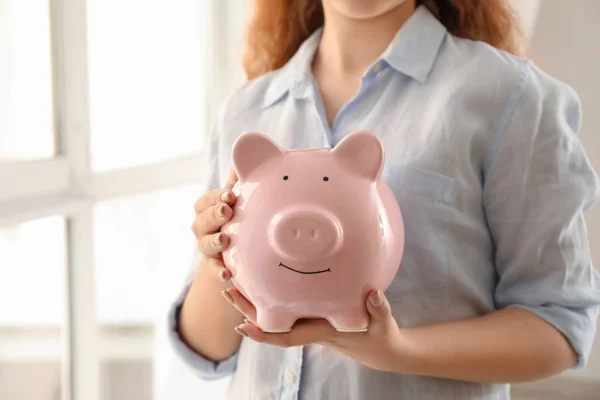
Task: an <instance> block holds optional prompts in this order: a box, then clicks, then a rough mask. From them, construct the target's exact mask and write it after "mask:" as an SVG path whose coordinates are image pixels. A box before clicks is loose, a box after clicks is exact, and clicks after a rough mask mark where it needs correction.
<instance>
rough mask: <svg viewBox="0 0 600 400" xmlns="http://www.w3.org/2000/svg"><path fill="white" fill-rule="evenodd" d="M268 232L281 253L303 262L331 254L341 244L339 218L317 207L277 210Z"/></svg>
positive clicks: (287, 257)
mask: <svg viewBox="0 0 600 400" xmlns="http://www.w3.org/2000/svg"><path fill="white" fill-rule="evenodd" d="M269 233H270V240H271V244H272V245H273V247H274V248H275V250H276V251H277V252H278V253H279V255H281V256H282V257H284V258H286V259H290V260H294V261H300V262H302V261H304V262H306V261H313V260H316V259H320V258H323V257H326V256H329V255H331V254H333V253H335V251H336V250H338V249H339V247H340V245H341V243H342V229H341V225H340V223H339V221H338V220H337V218H335V217H334V216H333V215H331V214H330V213H328V212H327V211H325V210H321V209H318V208H290V209H286V210H283V211H281V212H279V213H277V214H276V215H275V218H273V220H272V222H271V227H270V232H269Z"/></svg>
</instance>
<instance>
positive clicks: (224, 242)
mask: <svg viewBox="0 0 600 400" xmlns="http://www.w3.org/2000/svg"><path fill="white" fill-rule="evenodd" d="M228 245H229V238H228V237H227V235H225V234H223V233H221V232H218V233H215V234H214V235H205V236H202V237H201V238H200V240H198V249H200V252H201V253H202V254H204V255H205V256H208V257H212V256H216V255H217V254H219V253H220V252H222V251H223V250H225V249H226V248H227V246H228Z"/></svg>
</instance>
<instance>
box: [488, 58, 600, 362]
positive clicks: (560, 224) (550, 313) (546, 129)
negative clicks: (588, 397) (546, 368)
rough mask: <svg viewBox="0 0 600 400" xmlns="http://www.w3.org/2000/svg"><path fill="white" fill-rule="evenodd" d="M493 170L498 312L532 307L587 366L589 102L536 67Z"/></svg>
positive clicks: (590, 307) (592, 276) (592, 294)
mask: <svg viewBox="0 0 600 400" xmlns="http://www.w3.org/2000/svg"><path fill="white" fill-rule="evenodd" d="M521 78H522V79H521V81H520V83H519V87H518V89H517V91H516V93H515V95H514V96H513V97H512V102H511V103H512V104H509V105H508V110H507V113H506V115H507V117H506V121H503V123H501V126H500V129H499V130H498V135H497V136H496V138H495V140H494V141H493V142H492V145H491V147H490V150H489V153H488V155H489V163H488V164H487V165H486V166H485V167H484V174H483V177H484V184H483V202H484V207H485V212H486V217H487V221H488V225H489V228H490V232H491V235H492V238H493V241H494V245H495V265H496V269H497V273H498V284H497V286H496V291H495V301H496V306H497V307H498V308H504V307H522V308H524V309H527V310H529V311H531V312H533V313H535V314H537V315H538V316H540V317H541V318H543V319H544V320H546V321H547V322H548V323H550V324H551V325H553V326H554V327H555V328H556V329H558V330H559V331H560V332H562V334H563V335H564V336H565V337H566V338H567V339H568V340H569V342H570V344H571V345H572V347H573V349H574V350H575V351H576V352H577V354H578V355H579V362H578V364H577V365H576V366H575V368H579V367H582V366H584V365H585V363H586V361H587V358H588V356H589V353H590V351H591V347H592V342H593V340H594V336H595V329H596V319H597V317H598V312H599V309H600V306H599V305H600V274H599V273H598V271H597V270H596V269H595V268H594V266H593V265H592V261H591V256H590V246H589V242H588V238H587V232H586V224H585V220H584V213H585V211H587V210H589V209H590V208H591V207H592V205H593V204H594V203H595V202H596V201H597V199H598V197H599V192H600V190H599V188H600V184H599V180H598V176H597V175H596V173H595V172H594V170H593V169H592V167H591V165H590V162H589V160H588V158H587V156H586V154H585V152H584V150H583V147H582V143H581V141H580V140H579V138H578V137H577V133H578V131H579V128H580V124H581V109H580V102H579V99H578V97H577V95H576V93H575V92H574V91H573V90H572V89H571V88H570V87H568V86H567V85H565V84H563V83H561V82H559V81H557V80H555V79H553V78H551V77H550V76H548V75H546V74H545V73H544V72H542V71H541V70H539V69H538V68H536V67H535V66H533V65H532V64H531V63H530V64H527V65H526V66H525V67H524V70H523V73H522V76H521Z"/></svg>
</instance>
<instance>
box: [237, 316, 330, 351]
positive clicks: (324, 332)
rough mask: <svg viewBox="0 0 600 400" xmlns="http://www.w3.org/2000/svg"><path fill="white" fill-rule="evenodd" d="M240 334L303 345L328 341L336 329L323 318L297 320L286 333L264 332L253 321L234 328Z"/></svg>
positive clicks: (258, 339) (287, 345)
mask: <svg viewBox="0 0 600 400" xmlns="http://www.w3.org/2000/svg"><path fill="white" fill-rule="evenodd" d="M236 332H238V333H239V334H241V335H244V334H245V335H244V336H247V337H249V338H250V339H252V340H254V341H256V342H260V343H267V344H272V345H275V346H280V347H294V346H304V345H307V344H311V343H328V342H329V341H331V339H332V337H334V336H336V335H337V332H336V330H335V329H334V328H333V327H332V326H331V324H329V322H327V321H326V320H324V319H314V320H304V321H298V322H297V323H296V324H295V325H294V327H293V328H292V330H291V331H289V332H286V333H265V332H263V331H262V330H261V329H260V328H259V327H258V326H256V325H255V324H253V323H248V322H245V323H243V324H241V325H239V326H238V327H237V329H236Z"/></svg>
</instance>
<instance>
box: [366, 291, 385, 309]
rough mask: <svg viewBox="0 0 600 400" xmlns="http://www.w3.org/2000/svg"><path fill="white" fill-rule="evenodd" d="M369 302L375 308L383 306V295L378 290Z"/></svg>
mask: <svg viewBox="0 0 600 400" xmlns="http://www.w3.org/2000/svg"><path fill="white" fill-rule="evenodd" d="M369 301H370V302H371V304H372V305H373V307H380V306H381V305H382V304H383V295H382V294H381V292H380V291H379V290H378V291H377V293H375V294H374V295H372V296H371V297H370V298H369Z"/></svg>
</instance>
